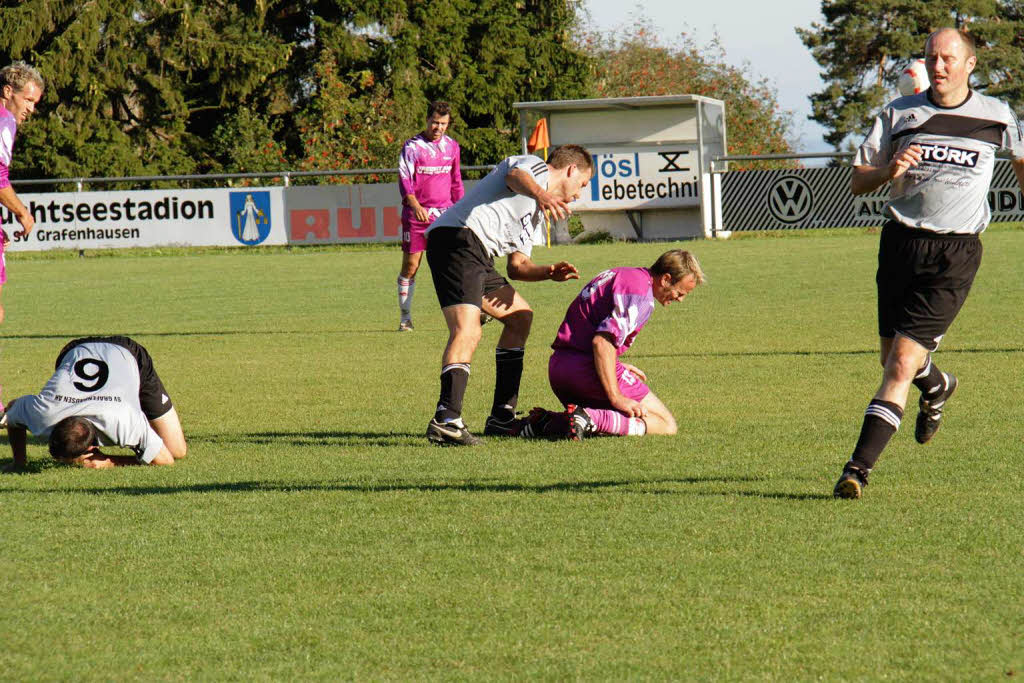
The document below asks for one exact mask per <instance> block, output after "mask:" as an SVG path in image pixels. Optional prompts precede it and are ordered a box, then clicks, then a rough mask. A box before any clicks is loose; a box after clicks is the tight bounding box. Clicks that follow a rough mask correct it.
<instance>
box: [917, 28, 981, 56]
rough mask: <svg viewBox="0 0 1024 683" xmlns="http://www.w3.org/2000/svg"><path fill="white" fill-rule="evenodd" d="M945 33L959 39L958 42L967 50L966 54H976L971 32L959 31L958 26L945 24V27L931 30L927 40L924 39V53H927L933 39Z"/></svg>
mask: <svg viewBox="0 0 1024 683" xmlns="http://www.w3.org/2000/svg"><path fill="white" fill-rule="evenodd" d="M946 34H949V35H950V36H951V37H956V38H958V39H959V40H960V43H961V44H962V45H963V46H964V49H965V50H967V55H968V56H970V57H976V56H977V51H976V49H975V43H974V38H972V37H971V34H969V33H967V32H966V31H961V30H960V29H958V28H952V27H949V26H947V27H946V28H940V29H939V30H937V31H932V33H931V35H929V36H928V40H926V41H924V51H925V53H926V54H927V52H928V47H929V46H930V45H931V44H932V41H933V40H935V39H936V38H938V37H939V36H945V35H946Z"/></svg>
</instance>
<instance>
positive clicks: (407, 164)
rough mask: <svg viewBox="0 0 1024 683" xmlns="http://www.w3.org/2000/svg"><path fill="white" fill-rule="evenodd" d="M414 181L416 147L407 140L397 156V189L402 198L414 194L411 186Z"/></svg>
mask: <svg viewBox="0 0 1024 683" xmlns="http://www.w3.org/2000/svg"><path fill="white" fill-rule="evenodd" d="M410 142H411V141H410ZM415 182H416V148H415V147H414V146H413V145H412V144H410V143H409V142H407V143H405V146H404V147H402V154H401V156H399V157H398V191H399V192H401V193H402V199H405V198H406V197H408V196H409V195H415V194H416V192H415V190H414V188H413V184H414V183H415Z"/></svg>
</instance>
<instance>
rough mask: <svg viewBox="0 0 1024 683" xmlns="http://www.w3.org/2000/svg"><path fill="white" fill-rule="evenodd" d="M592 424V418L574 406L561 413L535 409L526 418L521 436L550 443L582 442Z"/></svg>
mask: <svg viewBox="0 0 1024 683" xmlns="http://www.w3.org/2000/svg"><path fill="white" fill-rule="evenodd" d="M590 424H591V422H590V416H589V415H587V414H586V411H584V410H582V409H577V407H576V406H574V405H572V404H570V405H569V406H568V407H567V408H566V409H565V410H563V411H562V412H560V413H556V412H555V411H553V410H545V409H544V408H534V409H533V410H531V411H530V414H529V415H528V416H527V417H526V420H525V422H524V424H523V426H522V429H521V430H520V432H519V436H522V437H524V438H535V439H548V440H550V441H562V440H565V441H581V440H582V439H583V437H584V436H586V434H587V433H588V425H590Z"/></svg>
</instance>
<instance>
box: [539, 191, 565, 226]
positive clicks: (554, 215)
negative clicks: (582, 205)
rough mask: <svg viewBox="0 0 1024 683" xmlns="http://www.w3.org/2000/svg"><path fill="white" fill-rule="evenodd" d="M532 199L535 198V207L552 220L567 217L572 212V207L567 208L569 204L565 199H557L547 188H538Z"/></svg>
mask: <svg viewBox="0 0 1024 683" xmlns="http://www.w3.org/2000/svg"><path fill="white" fill-rule="evenodd" d="M534 199H535V200H537V208H538V209H540V210H541V211H543V212H544V215H545V216H547V217H548V218H550V219H552V220H559V221H560V220H562V219H563V218H568V217H569V214H571V213H572V209H570V208H569V204H568V203H566V202H565V200H563V199H559V198H558V197H556V196H555V195H553V194H551V193H550V192H548V191H547V190H542V189H539V188H538V190H537V194H536V195H534Z"/></svg>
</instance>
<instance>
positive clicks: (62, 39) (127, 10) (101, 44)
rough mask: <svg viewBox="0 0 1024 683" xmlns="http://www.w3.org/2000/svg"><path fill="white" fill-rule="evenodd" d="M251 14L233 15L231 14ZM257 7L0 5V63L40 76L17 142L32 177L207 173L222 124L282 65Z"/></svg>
mask: <svg viewBox="0 0 1024 683" xmlns="http://www.w3.org/2000/svg"><path fill="white" fill-rule="evenodd" d="M243 4H244V5H254V4H255V8H253V9H248V10H245V9H242V5H243ZM267 4H268V3H266V2H258V3H229V2H211V3H193V2H189V1H187V0H135V1H134V2H119V1H114V0H89V1H88V2H74V1H68V0H25V1H24V2H4V3H2V5H3V7H2V8H0V45H3V46H4V52H3V53H2V54H0V56H2V57H3V58H4V59H5V60H6V61H8V62H9V61H11V60H13V59H25V60H27V61H30V62H32V63H34V65H35V66H36V67H37V68H39V70H40V71H41V72H42V73H43V75H44V77H45V78H46V79H47V87H46V90H45V93H44V102H43V105H42V106H41V107H40V109H41V110H42V111H41V112H40V113H39V114H37V117H38V119H37V120H36V121H34V122H33V124H32V125H31V126H27V127H26V128H25V131H24V134H23V135H22V137H21V138H20V139H19V142H18V145H19V171H20V172H22V173H24V174H25V175H36V176H80V175H81V176H89V175H107V176H111V175H135V174H178V173H192V172H197V171H201V170H204V169H207V168H210V167H213V166H216V164H215V162H214V160H213V158H212V157H211V156H210V154H209V150H208V141H209V139H210V137H211V135H212V131H213V129H214V128H215V127H216V125H218V123H219V122H220V121H221V119H223V118H224V116H225V115H226V114H227V112H229V111H230V110H231V109H233V108H234V106H235V105H236V103H238V102H241V101H244V100H245V99H246V98H247V97H248V96H249V95H250V94H252V93H253V92H254V91H255V90H256V89H257V88H258V87H259V86H260V85H261V84H262V83H264V82H265V81H266V79H267V76H268V75H269V74H271V73H273V72H274V71H276V70H277V69H278V68H279V65H280V64H282V63H284V62H286V61H287V58H288V54H289V51H290V48H289V46H288V45H286V44H284V43H283V42H281V41H280V40H277V39H275V38H274V37H273V36H272V35H268V34H267V33H266V32H264V31H263V30H262V26H263V23H264V22H265V20H266V18H267V17H266V14H265V11H264V10H265V8H266V5H267Z"/></svg>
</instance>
